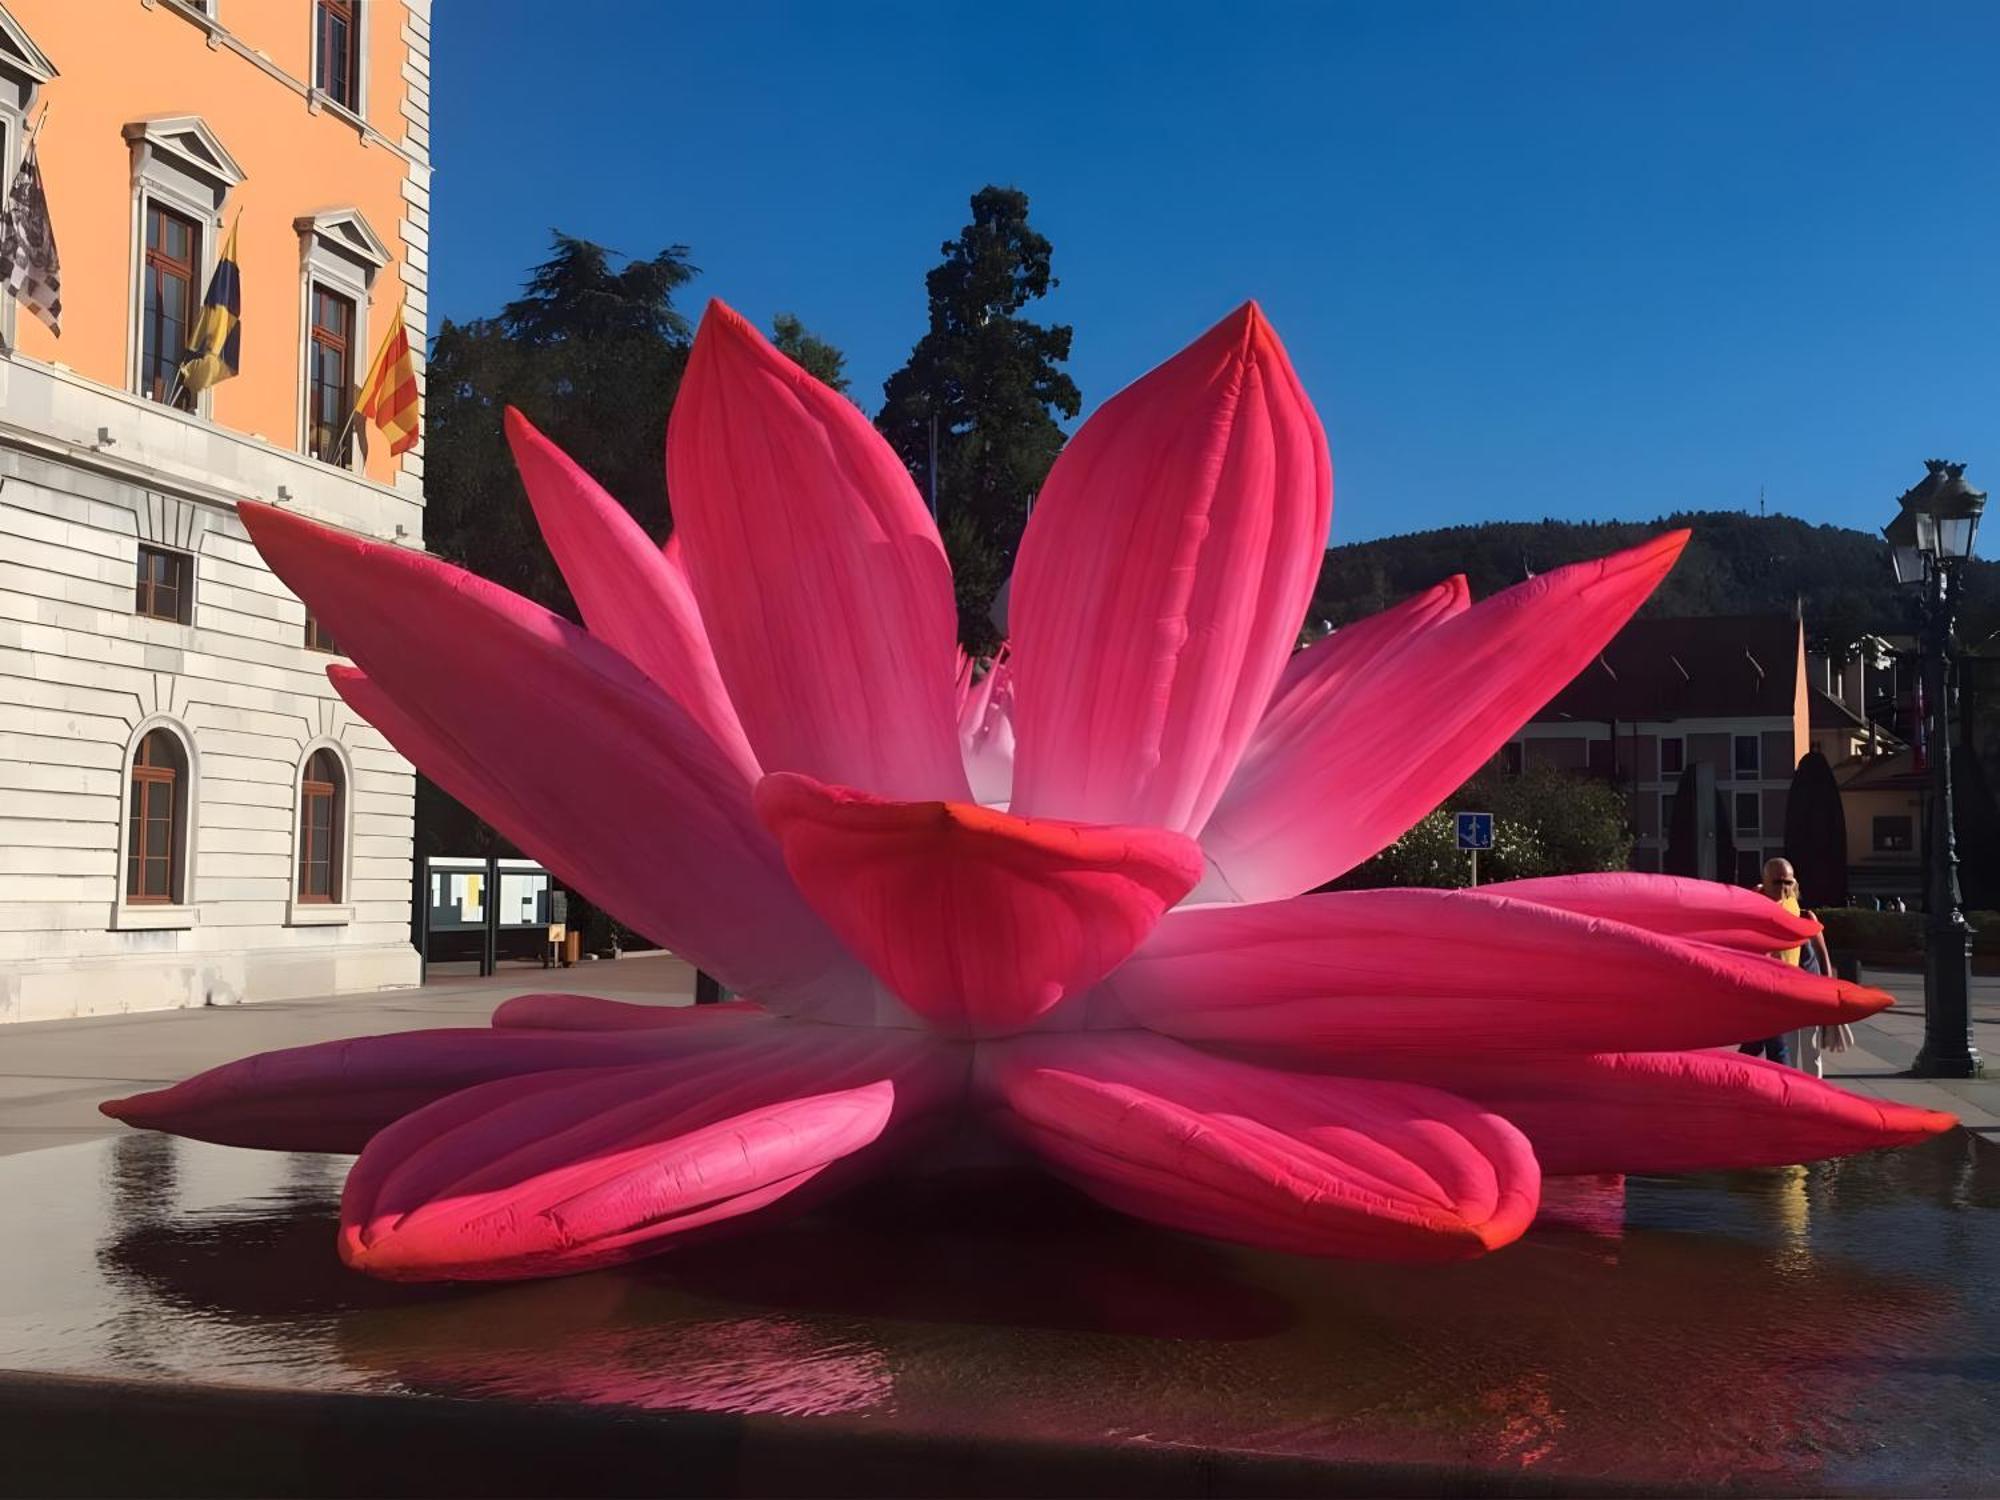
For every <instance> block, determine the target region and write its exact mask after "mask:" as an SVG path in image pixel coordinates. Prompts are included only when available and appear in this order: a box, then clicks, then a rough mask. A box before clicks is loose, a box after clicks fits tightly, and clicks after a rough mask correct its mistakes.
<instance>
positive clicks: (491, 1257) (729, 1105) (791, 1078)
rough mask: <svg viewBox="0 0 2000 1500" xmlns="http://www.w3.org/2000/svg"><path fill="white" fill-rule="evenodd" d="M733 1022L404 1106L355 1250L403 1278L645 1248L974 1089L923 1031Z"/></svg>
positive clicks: (370, 1169) (766, 1203) (360, 1172)
mask: <svg viewBox="0 0 2000 1500" xmlns="http://www.w3.org/2000/svg"><path fill="white" fill-rule="evenodd" d="M496 1034H497V1035H505V1033H496ZM730 1035H731V1036H732V1037H733V1038H734V1039H735V1040H733V1041H732V1042H730V1043H729V1044H727V1045H723V1046H720V1047H716V1048H711V1049H709V1050H706V1051H704V1052H702V1053H700V1054H699V1055H692V1056H689V1057H686V1058H683V1059H678V1060H673V1061H666V1062H659V1063H653V1064H649V1065H641V1066H635V1067H626V1068H618V1069H589V1070H586V1071H582V1072H571V1073H553V1074H542V1075H539V1076H536V1077H527V1078H513V1079H505V1080H502V1081H499V1082H496V1083H489V1084H484V1085H481V1086H479V1087H476V1088H472V1089H468V1090H466V1091H465V1092H463V1093H459V1094H454V1095H452V1096H450V1097H449V1098H446V1099H442V1100H440V1101H438V1102H437V1103H436V1104H433V1105H431V1106H429V1107H428V1108H425V1109H422V1110H419V1111H417V1112H416V1113H415V1114H412V1115H408V1116H406V1117H404V1118H403V1119H401V1120H399V1121H397V1122H396V1123H395V1124H394V1125H391V1126H390V1127H389V1128H388V1129H386V1130H384V1131H382V1132H381V1134H379V1135H377V1136H376V1137H375V1138H374V1139H373V1140H372V1141H370V1142H369V1144H368V1148H367V1150H365V1151H364V1152H363V1153H362V1155H361V1159H360V1161H358V1162H356V1163H355V1165H354V1170H353V1172H352V1174H351V1175H350V1176H349V1177H348V1180H347V1190H346V1192H345V1193H344V1194H343V1196H342V1199H341V1229H340V1252H341V1257H342V1259H344V1260H345V1261H346V1262H347V1263H348V1264H349V1265H351V1266H353V1267H354V1268H355V1269H356V1270H360V1271H366V1272H368V1273H369V1274H371V1275H374V1276H382V1277H386V1278H388V1279H390V1280H396V1281H481V1280H500V1279H511V1278H517V1277H529V1276H558V1275H563V1274H566V1273H568V1272H572V1271H581V1270H589V1269H592V1268H594V1267H597V1266H605V1265H613V1264H616V1263H618V1262H620V1261H627V1260H632V1259H636V1258H638V1257H640V1256H644V1255H650V1254H653V1253H655V1252H657V1251H659V1250H661V1249H664V1248H666V1246H667V1245H668V1244H669V1243H671V1242H673V1241H676V1240H679V1239H681V1238H684V1237H685V1236H687V1235H689V1234H691V1233H693V1232H695V1231H697V1230H700V1229H703V1228H705V1227H708V1226H711V1225H715V1224H718V1223H721V1222H724V1221H727V1220H731V1219H736V1218H740V1217H742V1216H743V1215H745V1214H749V1213H753V1212H756V1211H757V1210H760V1209H764V1208H768V1207H770V1206H771V1205H773V1204H775V1203H777V1202H779V1201H780V1200H782V1199H785V1198H787V1197H788V1196H790V1195H792V1194H794V1193H796V1192H797V1191H798V1190H799V1189H801V1188H804V1187H806V1186H807V1185H808V1184H809V1183H814V1181H815V1179H820V1178H822V1174H828V1173H830V1172H834V1171H840V1172H843V1173H850V1174H851V1173H852V1172H854V1171H856V1170H861V1169H865V1168H867V1167H869V1166H871V1165H873V1164H874V1162H875V1161H876V1160H877V1159H879V1158H880V1156H881V1152H882V1150H885V1149H888V1148H890V1147H892V1146H893V1145H895V1144H897V1143H898V1138H899V1137H901V1136H903V1135H905V1134H907V1131H908V1129H909V1128H910V1127H912V1126H915V1125H917V1124H920V1123H922V1122H923V1121H924V1120H925V1119H926V1117H928V1116H931V1115H934V1114H935V1113H936V1112H937V1111H938V1110H939V1109H940V1108H942V1107H943V1106H944V1105H946V1104H948V1103H949V1102H951V1100H952V1099H953V1098H955V1097H956V1096H957V1094H958V1092H959V1091H960V1090H961V1089H962V1087H963V1082H964V1069H965V1062H964V1059H963V1056H962V1053H960V1054H954V1053H953V1052H951V1051H946V1050H941V1049H939V1048H938V1047H937V1046H936V1045H935V1044H934V1043H933V1042H931V1041H930V1040H929V1039H928V1038H926V1037H923V1036H922V1035H920V1034H918V1033H913V1032H902V1033H887V1032H877V1031H870V1030H866V1029H862V1028H853V1027H837V1026H813V1025H809V1024H803V1023H790V1022H780V1023H776V1024H774V1025H772V1026H769V1027H761V1026H755V1027H745V1028H738V1029H736V1030H734V1031H733V1032H731V1033H730ZM871 1148H881V1149H871ZM822 1185H823V1184H822Z"/></svg>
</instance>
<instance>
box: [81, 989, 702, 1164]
mask: <svg viewBox="0 0 2000 1500" xmlns="http://www.w3.org/2000/svg"><path fill="white" fill-rule="evenodd" d="M573 998H574V997H573ZM704 1010H706V1007H704ZM728 1029H729V1027H728V1025H727V1023H722V1024H717V1023H715V1022H711V1021H706V1020H704V1021H702V1022H700V1023H698V1024H697V1025H694V1026H691V1027H683V1028H681V1029H679V1030H678V1031H677V1032H676V1033H674V1034H672V1035H667V1034H663V1033H660V1032H643V1033H626V1034H620V1033H610V1034H593V1033H588V1032H579V1033H563V1034H555V1033H550V1032H546V1031H523V1030H508V1031H492V1030H488V1029H486V1028H484V1027H470V1028H463V1027H453V1028H448V1029H442V1030H436V1031H404V1032H395V1033H391V1034H389V1035H387V1036H363V1037H349V1038H346V1039H343V1040H341V1041H337V1042H316V1043H313V1044H312V1045H310V1046H305V1047H286V1048H283V1049H282V1050H280V1051H276V1052H259V1053H257V1054H255V1055H253V1056H250V1057H240V1058H238V1059H236V1060H235V1061H234V1062H227V1063H224V1064H222V1065H221V1066H220V1067H215V1068H210V1069H209V1070H208V1071H207V1072H205V1073H197V1074H196V1075H195V1076H194V1077H192V1078H189V1079H185V1080H183V1081H182V1082H180V1083H177V1084H174V1085H173V1086H172V1087H170V1088H164V1089H154V1090H153V1091H152V1092H150V1093H144V1094H133V1095H131V1096H130V1097H128V1098H124V1099H112V1100H109V1101H107V1102H106V1103H104V1104H101V1105H99V1106H98V1108H99V1109H101V1110H103V1112H104V1113H105V1114H107V1115H109V1116H111V1118H112V1119H114V1120H123V1121H124V1122H125V1123H126V1124H127V1125H131V1126H134V1127H136V1128H137V1129H140V1130H164V1131H166V1132H168V1133H169V1134H172V1135H182V1136H186V1137H188V1138H189V1139H190V1140H197V1141H214V1142H215V1143H216V1144H217V1145H222V1146H249V1147H253V1148H256V1149H259V1150H265V1151H359V1150H360V1149H361V1148H362V1147H363V1146H365V1145H367V1144H368V1140H369V1138H370V1137H371V1136H373V1135H374V1134H375V1132H376V1131H378V1130H380V1129H382V1128H383V1127H384V1126H385V1125H388V1124H390V1123H392V1122H393V1121H395V1120H399V1119H401V1118H402V1117H403V1116H404V1115H407V1114H409V1113H411V1112H412V1111H413V1110H418V1109H421V1108H423V1107H424V1106H425V1105H426V1104H429V1103H431V1102H432V1101H434V1100H437V1099H442V1098H444V1097H445V1096H446V1095H447V1094H455V1093H457V1092H458V1091H459V1090H460V1089H465V1088H470V1087H472V1085H474V1084H477V1083H486V1082H488V1081H490V1080H492V1079H495V1078H512V1077H516V1076H519V1075H521V1074H525V1073H545V1072H549V1071H552V1070H554V1069H562V1068H619V1067H627V1066H630V1065H631V1064H633V1063H641V1062H657V1061H659V1060H660V1059H662V1058H665V1057H670V1056H673V1055H674V1054H675V1053H676V1052H677V1051H680V1052H685V1051H688V1050H690V1049H699V1048H700V1047H701V1046H703V1045H704V1044H705V1042H706V1040H707V1039H708V1038H710V1037H714V1036H717V1035H720V1034H721V1033H723V1032H725V1031H727V1030H728Z"/></svg>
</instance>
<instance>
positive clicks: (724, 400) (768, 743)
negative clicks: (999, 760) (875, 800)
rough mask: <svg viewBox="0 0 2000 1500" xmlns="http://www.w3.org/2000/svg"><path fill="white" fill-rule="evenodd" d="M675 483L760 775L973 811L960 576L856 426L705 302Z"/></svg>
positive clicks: (911, 493)
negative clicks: (959, 714)
mask: <svg viewBox="0 0 2000 1500" xmlns="http://www.w3.org/2000/svg"><path fill="white" fill-rule="evenodd" d="M667 484H668V489H669V492H670V493H671V494H672V497H673V508H674V535H675V537H676V538H678V539H680V541H681V543H682V547H683V555H684V557H685V560H686V563H687V571H688V579H689V582H690V583H691V584H692V585H693V588H694V597H695V599H696V600H697V601H698V602H699V603H700V605H701V617H702V620H703V621H704V622H705V623H706V625H707V627H708V636H709V640H710V641H711V642H712V643H713V645H714V648H715V660H716V664H717V666H718V667H719V668H720V669H721V672H722V680H723V681H724V682H725V683H727V684H728V686H729V695H730V698H731V699H732V700H733V701H734V703H735V705H736V709H737V712H738V714H739V715H740V716H741V718H742V721H743V728H744V731H745V732H746V733H747V734H748V735H749V737H750V743H751V745H752V746H753V747H754V748H755V750H756V752H757V758H758V760H759V761H761V762H762V764H763V765H764V766H765V767H766V768H767V769H769V770H774V771H802V772H805V773H807V774H808V775H812V776H816V777H819V778H822V779H824V780H828V781H836V782H840V783H842V784H843V785H848V786H860V787H866V788H868V789H869V790H870V791H873V792H878V793H880V794H882V795H884V796H891V797H952V798H963V797H964V796H965V794H966V786H965V771H964V768H963V767H962V766H961V765H960V764H959V758H958V743H957V738H956V736H955V734H954V733H953V716H952V651H953V648H954V645H955V643H956V641H957V637H958V623H957V621H958V615H957V610H956V606H955V605H954V603H953V599H952V585H951V568H950V565H949V564H948V563H947V562H946V561H945V555H944V546H943V544H942V543H941V542H939V540H938V533H937V527H936V526H935V525H934V524H933V523H932V521H931V518H930V513H929V512H928V511H926V510H925V509H924V505H923V502H922V501H921V500H920V499H918V497H917V491H916V486H915V485H913V484H912V483H911V482H910V476H909V471H908V470H906V469H905V468H904V467H903V461H902V460H901V459H899V458H897V457H896V455H895V453H894V452H893V451H892V450H891V449H890V447H889V445H888V443H886V442H885V441H883V439H882V435H881V434H880V433H878V432H876V430H875V429H874V428H873V427H872V426H870V425H869V422H868V419H867V418H866V417H865V416H863V415H862V413H861V409H860V408H859V407H857V406H856V405H855V404H854V403H853V402H852V401H849V400H848V399H847V398H846V397H844V396H841V395H839V394H838V393H836V392H834V391H832V390H829V389H828V388H827V387H826V386H824V385H822V384H821V383H820V382H819V381H817V380H815V379H814V378H813V377H812V376H810V375H808V374H806V373H805V371H803V370H801V369H800V368H799V367H798V366H797V365H796V364H794V363H793V362H792V361H791V360H789V359H787V358H786V357H785V356H784V355H782V354H780V353H779V352H778V351H777V350H775V349H773V348H772V347H771V346H770V345H769V344H768V343H766V342H765V341H764V339H763V337H762V335H760V334H759V333H758V332H757V330H756V329H755V328H753V327H751V326H750V324H749V323H747V322H745V321H744V320H743V319H742V318H740V317H738V316H737V315H736V314H735V313H734V312H732V311H731V310H730V309H729V308H727V307H724V306H723V305H722V304H721V303H720V302H711V303H710V304H709V307H708V312H707V315H706V316H704V317H703V318H702V320H701V330H700V332H699V333H698V334H697V335H696V336H695V341H694V351H693V353H692V354H691V355H690V356H689V358H688V367H687V374H686V376H685V377H684V378H683V379H682V381H681V388H680V394H679V396H678V397H677V398H676V399H675V402H674V411H673V417H672V419H671V421H670V423H669V426H668V429H667Z"/></svg>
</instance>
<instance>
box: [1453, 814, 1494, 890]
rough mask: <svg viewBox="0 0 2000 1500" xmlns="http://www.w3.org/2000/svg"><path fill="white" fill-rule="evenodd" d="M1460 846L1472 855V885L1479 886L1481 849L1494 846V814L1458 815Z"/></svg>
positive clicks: (1476, 887)
mask: <svg viewBox="0 0 2000 1500" xmlns="http://www.w3.org/2000/svg"><path fill="white" fill-rule="evenodd" d="M1458 847H1459V848H1461V849H1463V850H1465V851H1466V852H1467V853H1468V854H1470V855H1471V856H1472V885H1473V888H1474V889H1475V890H1476V889H1478V887H1479V851H1480V850H1481V849H1491V848H1492V847H1493V814H1492V813H1483V812H1462V813H1460V814H1459V815H1458Z"/></svg>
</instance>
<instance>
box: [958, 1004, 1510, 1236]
mask: <svg viewBox="0 0 2000 1500" xmlns="http://www.w3.org/2000/svg"><path fill="white" fill-rule="evenodd" d="M981 1084H982V1089H983V1090H984V1091H988V1092H990V1093H991V1094H993V1095H994V1096H995V1097H996V1098H997V1100H998V1101H999V1104H1000V1106H1001V1109H1000V1119H1001V1123H1002V1124H1003V1125H1004V1126H1005V1127H1006V1128H1008V1129H1010V1130H1011V1131H1013V1132H1014V1133H1015V1134H1017V1135H1018V1136H1020V1137H1021V1138H1022V1139H1023V1140H1024V1141H1025V1142H1026V1143H1027V1144H1028V1145H1029V1146H1031V1147H1032V1148H1033V1149H1034V1150H1035V1151H1036V1152H1038V1153H1039V1154H1040V1155H1041V1156H1043V1157H1044V1158H1045V1159H1046V1160H1047V1161H1048V1162H1049V1163H1050V1164H1051V1165H1052V1166H1054V1167H1055V1168H1056V1169H1057V1170H1058V1171H1060V1172H1061V1173H1062V1174H1063V1175H1064V1176H1066V1177H1068V1178H1069V1179H1070V1180H1072V1181H1073V1182H1075V1183H1076V1184H1077V1186H1079V1187H1080V1188H1082V1189H1083V1190H1084V1191H1085V1192H1087V1193H1089V1194H1090V1195H1091V1196H1092V1197H1093V1198H1096V1199H1098V1200H1099V1201H1100V1202H1103V1203H1106V1204H1108V1205H1110V1206H1111V1207H1113V1208H1116V1209H1120V1210H1123V1211H1124V1212H1126V1213H1130V1214H1136V1215H1137V1216H1139V1217H1140V1218H1145V1219H1152V1220H1154V1221H1156V1222H1158V1223H1161V1224H1166V1225H1169V1226H1171V1227H1173V1228H1176V1229H1186V1230H1191V1231H1193V1232H1194V1233H1196V1234H1206V1235H1212V1236H1214V1237H1215V1238H1217V1239H1226V1240H1237V1241H1240V1242H1242V1243H1245V1244H1250V1245H1257V1246H1261V1247H1263V1248H1266V1249H1271V1250H1283V1251H1289V1252H1292V1253H1294V1254H1300V1255H1329V1256H1346V1257H1351V1258H1356V1259H1366V1260H1460V1259H1464V1258H1467V1257H1469V1256H1475V1255H1479V1254H1482V1253H1484V1252H1485V1251H1487V1250H1492V1249H1496V1248H1498V1247H1499V1246H1501V1245H1504V1244H1506V1243H1508V1242H1509V1241H1511V1240H1513V1239H1516V1238H1518V1237H1519V1235H1520V1234H1521V1232H1522V1231H1523V1230H1524V1229H1526V1228H1527V1227H1528V1223H1529V1221H1530V1220H1531V1219H1533V1217H1534V1214H1535V1204H1536V1199H1537V1196H1538V1188H1539V1181H1540V1174H1539V1172H1538V1170H1537V1168H1536V1165H1535V1158H1534V1155H1533V1153H1532V1152H1531V1151H1530V1150H1529V1148H1528V1143H1527V1141H1526V1140H1524V1139H1523V1138H1522V1136H1521V1134H1520V1132H1519V1131H1517V1130H1515V1129H1514V1128H1513V1127H1512V1126H1511V1125H1509V1124H1508V1123H1507V1122H1506V1121H1505V1120H1503V1119H1501V1118H1499V1117H1498V1116H1496V1115H1493V1114H1489V1113H1487V1112H1486V1111H1484V1110H1482V1109H1481V1108H1479V1107H1478V1106H1476V1105H1473V1104H1469V1103H1467V1102H1466V1101H1465V1100H1463V1099H1457V1098H1454V1097H1452V1096H1451V1095H1450V1094H1445V1093H1439V1092H1438V1091H1436V1090H1435V1089H1430V1088H1424V1087H1420V1086H1414V1085H1404V1084H1388V1085H1385V1084H1382V1083H1379V1082H1360V1081H1356V1080H1354V1079H1348V1078H1322V1077H1317V1076H1312V1075H1307V1074H1300V1073H1284V1072H1278V1071H1275V1070H1272V1069H1266V1068H1258V1067H1253V1066H1250V1065H1248V1064H1245V1063H1236V1062H1227V1061H1224V1060H1222V1059H1219V1058H1214V1057H1208V1056H1205V1055H1203V1054H1201V1053H1199V1052H1196V1051H1194V1050H1193V1049H1191V1048H1187V1047H1181V1046H1177V1045H1176V1044H1174V1043H1172V1042H1169V1041H1165V1040H1163V1039H1162V1038H1159V1037H1149V1036H1145V1035H1143V1034H1141V1033H1136V1032H1119V1033H1083V1034H1071V1035H1065V1036H1043V1035H1037V1036H1033V1037H1023V1038H1019V1039H1016V1040H1014V1041H1011V1042H1008V1043H1006V1044H1004V1045H1003V1046H997V1047H992V1048H982V1049H981Z"/></svg>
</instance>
